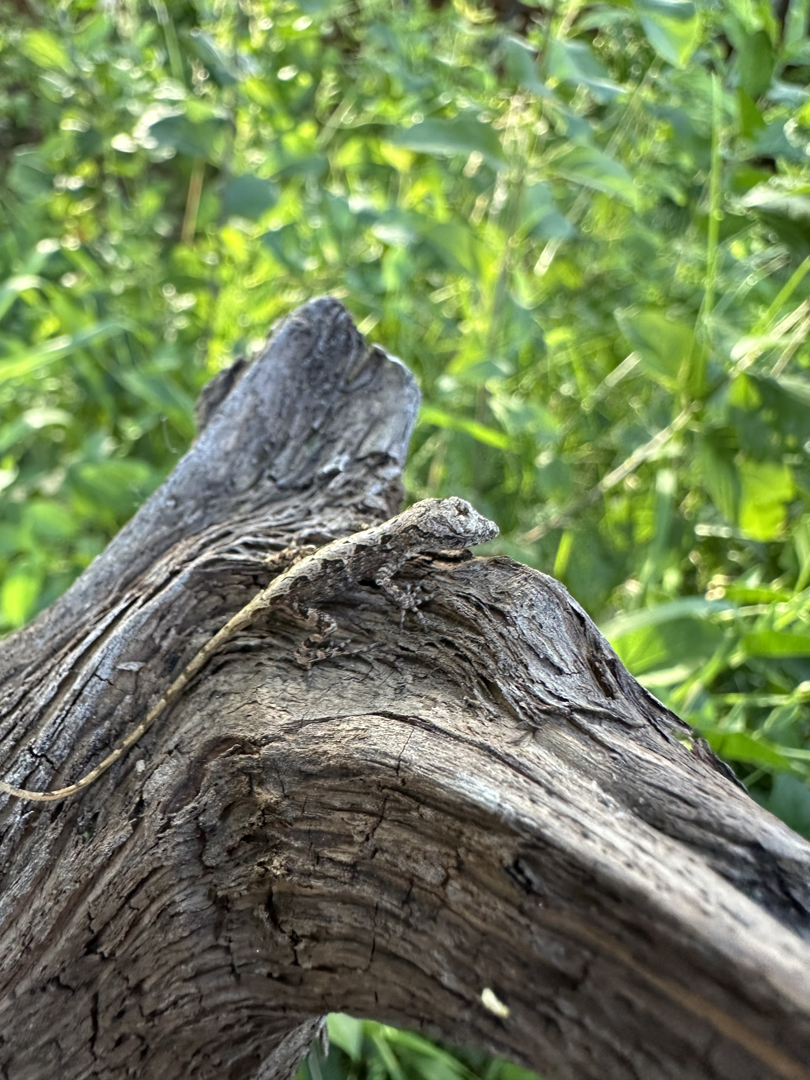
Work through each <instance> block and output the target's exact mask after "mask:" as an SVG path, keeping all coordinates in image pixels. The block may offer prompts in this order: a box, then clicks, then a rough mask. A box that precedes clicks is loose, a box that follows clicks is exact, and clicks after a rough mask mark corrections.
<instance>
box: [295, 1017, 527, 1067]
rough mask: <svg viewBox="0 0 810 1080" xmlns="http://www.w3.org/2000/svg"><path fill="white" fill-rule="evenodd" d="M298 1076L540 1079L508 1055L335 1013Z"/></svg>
mask: <svg viewBox="0 0 810 1080" xmlns="http://www.w3.org/2000/svg"><path fill="white" fill-rule="evenodd" d="M326 1035H327V1039H326V1047H324V1045H322V1044H321V1043H320V1042H318V1041H316V1042H315V1043H314V1044H313V1046H312V1048H311V1050H310V1052H309V1056H308V1057H307V1059H306V1061H305V1062H304V1064H303V1065H302V1066H301V1068H300V1070H299V1072H298V1078H297V1080H537V1078H536V1077H535V1076H534V1074H533V1073H530V1072H527V1071H526V1070H525V1069H521V1068H520V1067H519V1066H518V1065H512V1064H510V1063H509V1062H507V1061H500V1060H497V1059H496V1060H491V1059H490V1058H487V1057H485V1056H484V1055H483V1054H479V1053H476V1052H475V1051H467V1050H456V1049H454V1050H450V1049H447V1048H444V1047H441V1046H436V1045H435V1044H434V1043H432V1042H429V1041H428V1040H427V1039H425V1038H423V1037H422V1036H421V1035H416V1034H414V1033H413V1032H409V1031H398V1030H397V1029H396V1028H392V1027H388V1026H387V1025H386V1024H378V1023H375V1022H374V1021H371V1020H355V1019H354V1018H353V1017H351V1016H346V1015H344V1014H343V1013H333V1014H332V1015H331V1016H330V1017H329V1018H328V1021H327V1031H326Z"/></svg>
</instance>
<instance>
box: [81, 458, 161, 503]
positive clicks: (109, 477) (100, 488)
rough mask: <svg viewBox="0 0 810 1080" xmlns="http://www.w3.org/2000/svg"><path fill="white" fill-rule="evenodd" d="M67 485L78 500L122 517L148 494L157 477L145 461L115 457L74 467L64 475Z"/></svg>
mask: <svg viewBox="0 0 810 1080" xmlns="http://www.w3.org/2000/svg"><path fill="white" fill-rule="evenodd" d="M68 483H69V484H70V487H71V489H72V490H73V491H74V493H75V494H76V495H78V496H79V497H80V499H82V500H89V501H90V503H91V504H94V505H96V506H98V507H103V508H104V509H105V510H107V511H113V512H114V513H118V514H126V513H131V512H132V510H133V509H134V508H135V507H136V506H137V505H138V503H139V502H140V501H142V500H143V499H144V498H145V496H146V495H148V494H149V493H150V490H151V489H153V488H154V487H155V485H156V483H157V477H155V475H154V472H153V470H152V469H151V468H150V467H149V465H148V464H147V463H146V462H145V461H138V460H137V459H133V458H127V459H126V460H124V459H120V458H119V459H110V460H107V461H87V462H83V463H82V464H79V465H75V466H74V467H73V468H72V469H71V470H70V471H69V473H68Z"/></svg>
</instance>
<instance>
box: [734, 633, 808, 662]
mask: <svg viewBox="0 0 810 1080" xmlns="http://www.w3.org/2000/svg"><path fill="white" fill-rule="evenodd" d="M741 644H742V646H743V648H744V649H745V651H746V653H747V654H748V655H749V656H810V634H791V633H788V632H787V631H785V630H754V631H752V632H751V633H749V634H744V635H743V637H742V641H741Z"/></svg>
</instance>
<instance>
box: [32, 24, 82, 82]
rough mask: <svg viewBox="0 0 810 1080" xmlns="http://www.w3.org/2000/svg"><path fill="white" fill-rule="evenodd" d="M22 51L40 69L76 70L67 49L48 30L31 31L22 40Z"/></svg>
mask: <svg viewBox="0 0 810 1080" xmlns="http://www.w3.org/2000/svg"><path fill="white" fill-rule="evenodd" d="M20 51H21V52H22V53H23V55H24V56H27V57H28V59H29V60H33V61H34V63H35V64H38V65H39V66H40V67H43V68H49V69H51V70H53V71H67V72H72V71H73V70H74V68H73V63H72V61H71V59H70V56H69V55H68V52H67V49H65V47H64V45H63V44H62V42H61V41H59V39H58V38H56V37H54V35H53V34H49V33H48V31H47V30H30V31H29V32H28V33H27V34H26V35H25V37H24V38H23V40H22V44H21V45H20Z"/></svg>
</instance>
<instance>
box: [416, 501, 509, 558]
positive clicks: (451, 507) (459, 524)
mask: <svg viewBox="0 0 810 1080" xmlns="http://www.w3.org/2000/svg"><path fill="white" fill-rule="evenodd" d="M395 520H396V524H397V526H398V528H397V531H401V532H402V533H403V534H405V533H410V534H412V535H413V537H414V540H415V541H416V542H417V543H416V544H415V545H414V546H423V547H424V549H425V550H426V551H461V550H463V549H465V548H470V547H475V545H476V544H485V543H486V542H487V540H493V539H494V538H495V537H496V536H497V535H498V531H499V530H498V526H497V525H496V524H495V522H494V521H490V520H489V519H488V518H485V517H484V516H483V514H479V513H478V511H477V510H476V509H475V508H474V507H473V506H470V504H469V503H468V502H465V500H464V499H459V498H456V497H455V496H452V497H451V498H449V499H424V500H423V501H422V502H418V503H415V504H414V505H413V506H411V507H409V508H408V509H407V510H405V511H404V513H402V514H400V515H399V517H398V518H396V519H395Z"/></svg>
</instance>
